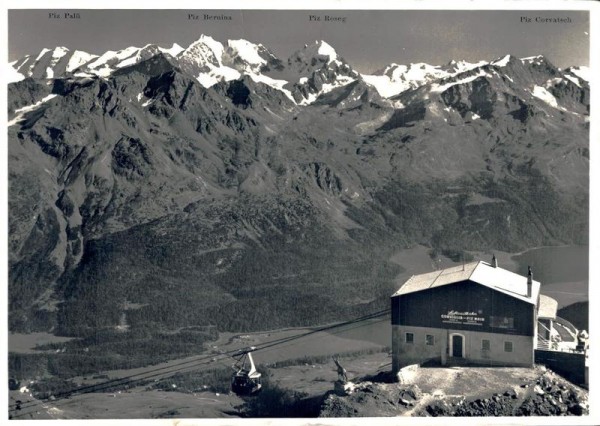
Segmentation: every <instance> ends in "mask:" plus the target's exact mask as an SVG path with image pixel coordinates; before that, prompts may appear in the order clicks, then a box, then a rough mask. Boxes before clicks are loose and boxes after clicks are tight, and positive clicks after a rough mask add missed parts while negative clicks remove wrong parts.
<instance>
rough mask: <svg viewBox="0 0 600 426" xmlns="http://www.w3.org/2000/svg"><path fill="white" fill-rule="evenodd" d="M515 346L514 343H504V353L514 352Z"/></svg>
mask: <svg viewBox="0 0 600 426" xmlns="http://www.w3.org/2000/svg"><path fill="white" fill-rule="evenodd" d="M512 351H513V344H512V342H504V352H512Z"/></svg>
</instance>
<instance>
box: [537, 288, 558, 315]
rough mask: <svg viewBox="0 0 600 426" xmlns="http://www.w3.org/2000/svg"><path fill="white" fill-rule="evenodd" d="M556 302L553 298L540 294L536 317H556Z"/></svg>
mask: <svg viewBox="0 0 600 426" xmlns="http://www.w3.org/2000/svg"><path fill="white" fill-rule="evenodd" d="M557 309H558V302H557V301H556V300H554V299H553V298H551V297H549V296H546V295H545V294H540V305H539V306H538V318H550V319H556V311H557Z"/></svg>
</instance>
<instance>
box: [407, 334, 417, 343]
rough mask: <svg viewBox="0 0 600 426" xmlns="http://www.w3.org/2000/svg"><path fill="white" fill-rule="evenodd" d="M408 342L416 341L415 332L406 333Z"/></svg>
mask: <svg viewBox="0 0 600 426" xmlns="http://www.w3.org/2000/svg"><path fill="white" fill-rule="evenodd" d="M405 341H406V343H414V342H415V335H414V334H413V333H406V339H405Z"/></svg>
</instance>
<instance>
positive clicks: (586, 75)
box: [569, 66, 592, 82]
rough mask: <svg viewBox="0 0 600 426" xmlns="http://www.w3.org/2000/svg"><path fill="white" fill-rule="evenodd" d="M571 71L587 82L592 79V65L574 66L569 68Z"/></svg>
mask: <svg viewBox="0 0 600 426" xmlns="http://www.w3.org/2000/svg"><path fill="white" fill-rule="evenodd" d="M569 71H571V73H573V74H575V75H576V76H577V77H579V78H581V79H582V80H585V81H587V82H589V81H590V77H591V76H592V72H591V70H590V67H586V66H581V67H572V68H570V69H569Z"/></svg>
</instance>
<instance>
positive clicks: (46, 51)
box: [35, 48, 51, 61]
mask: <svg viewBox="0 0 600 426" xmlns="http://www.w3.org/2000/svg"><path fill="white" fill-rule="evenodd" d="M48 52H51V50H50V49H46V48H43V49H42V51H41V52H40V54H39V55H37V58H35V60H36V61H39V60H40V59H42V57H43V56H44V55H45V54H46V53H48Z"/></svg>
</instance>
